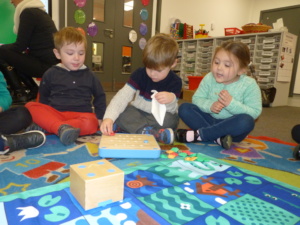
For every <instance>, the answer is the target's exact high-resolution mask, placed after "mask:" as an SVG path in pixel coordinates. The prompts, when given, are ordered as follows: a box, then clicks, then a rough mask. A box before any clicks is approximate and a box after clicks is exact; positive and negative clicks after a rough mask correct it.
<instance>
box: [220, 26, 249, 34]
mask: <svg viewBox="0 0 300 225" xmlns="http://www.w3.org/2000/svg"><path fill="white" fill-rule="evenodd" d="M224 30H225V36H229V35H236V34H243V33H244V31H242V30H240V29H238V28H236V27H230V28H225V29H224Z"/></svg>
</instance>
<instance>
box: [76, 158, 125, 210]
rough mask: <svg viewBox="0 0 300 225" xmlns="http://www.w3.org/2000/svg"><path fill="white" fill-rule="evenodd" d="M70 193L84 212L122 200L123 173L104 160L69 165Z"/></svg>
mask: <svg viewBox="0 0 300 225" xmlns="http://www.w3.org/2000/svg"><path fill="white" fill-rule="evenodd" d="M70 191H71V193H72V194H73V195H74V197H75V198H76V199H77V201H78V202H79V203H80V204H81V206H82V207H83V208H84V209H85V210H89V209H92V208H96V207H99V206H103V205H106V204H109V203H112V202H116V201H120V200H123V196H124V172H123V171H122V170H120V169H119V168H118V167H116V166H115V165H113V164H112V163H110V162H109V161H107V160H105V159H102V160H97V161H92V162H86V163H79V164H75V165H71V166H70Z"/></svg>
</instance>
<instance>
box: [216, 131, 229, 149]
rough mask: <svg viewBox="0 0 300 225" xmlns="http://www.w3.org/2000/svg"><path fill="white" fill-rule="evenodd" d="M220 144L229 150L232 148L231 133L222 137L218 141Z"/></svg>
mask: <svg viewBox="0 0 300 225" xmlns="http://www.w3.org/2000/svg"><path fill="white" fill-rule="evenodd" d="M216 142H217V143H218V144H219V145H221V146H222V147H223V148H224V149H226V150H228V149H230V147H231V145H232V137H231V135H226V136H224V137H221V138H220V140H219V141H216Z"/></svg>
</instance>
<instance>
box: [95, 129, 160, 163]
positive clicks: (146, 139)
mask: <svg viewBox="0 0 300 225" xmlns="http://www.w3.org/2000/svg"><path fill="white" fill-rule="evenodd" d="M160 153H161V149H160V147H159V145H158V143H157V141H156V140H155V138H154V136H153V135H150V134H115V135H113V136H107V135H102V137H101V141H100V143H99V156H100V157H103V158H159V157H160Z"/></svg>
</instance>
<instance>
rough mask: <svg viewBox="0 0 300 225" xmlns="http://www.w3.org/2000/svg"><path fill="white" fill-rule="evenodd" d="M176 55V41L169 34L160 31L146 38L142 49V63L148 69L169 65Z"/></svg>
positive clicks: (172, 62)
mask: <svg viewBox="0 0 300 225" xmlns="http://www.w3.org/2000/svg"><path fill="white" fill-rule="evenodd" d="M177 55H178V44H177V42H176V41H175V40H174V39H173V38H172V37H171V36H170V35H167V34H162V33H160V34H156V35H155V36H153V37H152V38H150V39H149V40H148V42H147V44H146V47H145V49H144V51H143V63H144V65H145V66H146V67H147V68H150V69H162V68H165V67H171V66H172V65H173V64H174V62H175V60H176V57H177Z"/></svg>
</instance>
